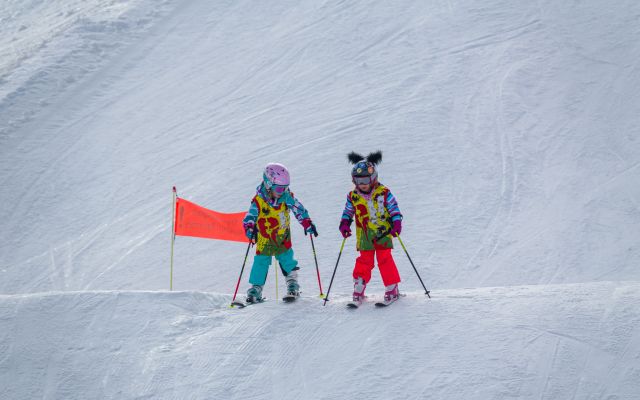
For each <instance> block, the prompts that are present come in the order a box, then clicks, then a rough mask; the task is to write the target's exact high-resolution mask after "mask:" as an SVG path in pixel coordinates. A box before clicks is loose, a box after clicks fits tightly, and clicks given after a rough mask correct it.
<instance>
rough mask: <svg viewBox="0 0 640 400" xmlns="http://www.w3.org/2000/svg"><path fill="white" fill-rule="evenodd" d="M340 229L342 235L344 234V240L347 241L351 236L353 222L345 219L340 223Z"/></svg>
mask: <svg viewBox="0 0 640 400" xmlns="http://www.w3.org/2000/svg"><path fill="white" fill-rule="evenodd" d="M338 229H340V233H341V234H342V237H343V238H345V239H346V238H348V237H349V236H351V220H350V219H346V218H343V219H342V220H341V221H340V226H339V228H338Z"/></svg>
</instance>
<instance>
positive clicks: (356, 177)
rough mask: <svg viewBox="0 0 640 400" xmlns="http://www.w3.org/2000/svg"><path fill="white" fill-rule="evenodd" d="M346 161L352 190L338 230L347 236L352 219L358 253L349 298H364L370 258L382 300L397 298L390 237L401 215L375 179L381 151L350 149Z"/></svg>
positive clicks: (397, 228)
mask: <svg viewBox="0 0 640 400" xmlns="http://www.w3.org/2000/svg"><path fill="white" fill-rule="evenodd" d="M348 158H349V161H351V163H353V164H354V166H353V169H352V170H351V177H352V180H353V183H354V185H355V189H354V190H352V191H351V192H349V194H348V195H347V204H346V205H345V207H344V211H343V213H342V219H341V221H340V228H339V229H340V233H341V234H342V236H343V237H344V238H347V237H349V236H351V222H352V221H353V219H354V217H355V220H356V240H357V245H356V248H357V250H358V251H360V256H359V257H358V258H357V259H356V265H355V268H354V269H353V282H354V286H353V301H354V302H357V303H360V302H362V300H363V299H364V290H365V288H366V286H367V283H369V280H371V270H373V267H374V258H375V259H377V261H378V268H379V269H380V275H381V276H382V282H383V283H384V285H385V294H384V299H385V301H386V302H391V301H395V300H397V299H398V295H399V292H398V283H399V282H400V274H399V273H398V268H397V267H396V263H395V261H394V260H393V256H392V255H391V249H393V241H392V239H391V237H392V236H394V237H395V236H398V235H399V234H400V232H401V230H402V214H401V213H400V209H399V208H398V203H397V201H396V198H395V197H394V196H393V194H391V191H389V189H388V188H387V187H386V186H384V185H382V184H381V183H379V182H378V172H377V171H376V165H377V164H379V163H380V161H382V152H380V151H377V152H375V153H371V154H369V155H368V156H367V157H366V158H365V157H363V156H361V155H359V154H357V153H354V152H351V153H349V155H348Z"/></svg>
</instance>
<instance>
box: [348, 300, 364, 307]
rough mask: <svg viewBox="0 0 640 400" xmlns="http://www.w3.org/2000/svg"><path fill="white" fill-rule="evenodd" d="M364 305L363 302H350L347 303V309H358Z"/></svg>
mask: <svg viewBox="0 0 640 400" xmlns="http://www.w3.org/2000/svg"><path fill="white" fill-rule="evenodd" d="M361 305H362V301H350V302H348V303H347V308H358V307H360V306H361Z"/></svg>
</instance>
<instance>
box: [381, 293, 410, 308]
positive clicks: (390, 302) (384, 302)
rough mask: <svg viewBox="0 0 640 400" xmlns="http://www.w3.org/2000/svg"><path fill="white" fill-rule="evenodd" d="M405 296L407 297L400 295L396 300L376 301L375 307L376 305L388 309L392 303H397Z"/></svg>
mask: <svg viewBox="0 0 640 400" xmlns="http://www.w3.org/2000/svg"><path fill="white" fill-rule="evenodd" d="M404 296H406V294H404V293H400V294H399V295H398V297H396V298H395V299H392V300H382V301H376V303H375V305H376V307H387V306H389V305H391V304H392V303H395V302H396V301H397V300H398V299H399V298H400V297H404Z"/></svg>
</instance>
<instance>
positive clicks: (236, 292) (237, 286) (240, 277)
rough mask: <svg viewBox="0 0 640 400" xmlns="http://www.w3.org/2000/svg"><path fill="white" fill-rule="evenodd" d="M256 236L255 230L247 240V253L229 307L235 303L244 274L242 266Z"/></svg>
mask: <svg viewBox="0 0 640 400" xmlns="http://www.w3.org/2000/svg"><path fill="white" fill-rule="evenodd" d="M255 235H256V232H255V230H254V231H253V235H251V239H249V245H248V246H247V252H246V253H245V254H244V261H243V262H242V269H241V270H240V276H239V277H238V283H237V284H236V291H235V292H233V299H231V304H230V305H229V307H233V302H234V301H236V295H237V294H238V288H239V287H240V281H241V280H242V273H243V272H244V266H245V264H246V263H247V258H248V257H249V249H250V248H251V246H252V245H253V238H254V236H255Z"/></svg>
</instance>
